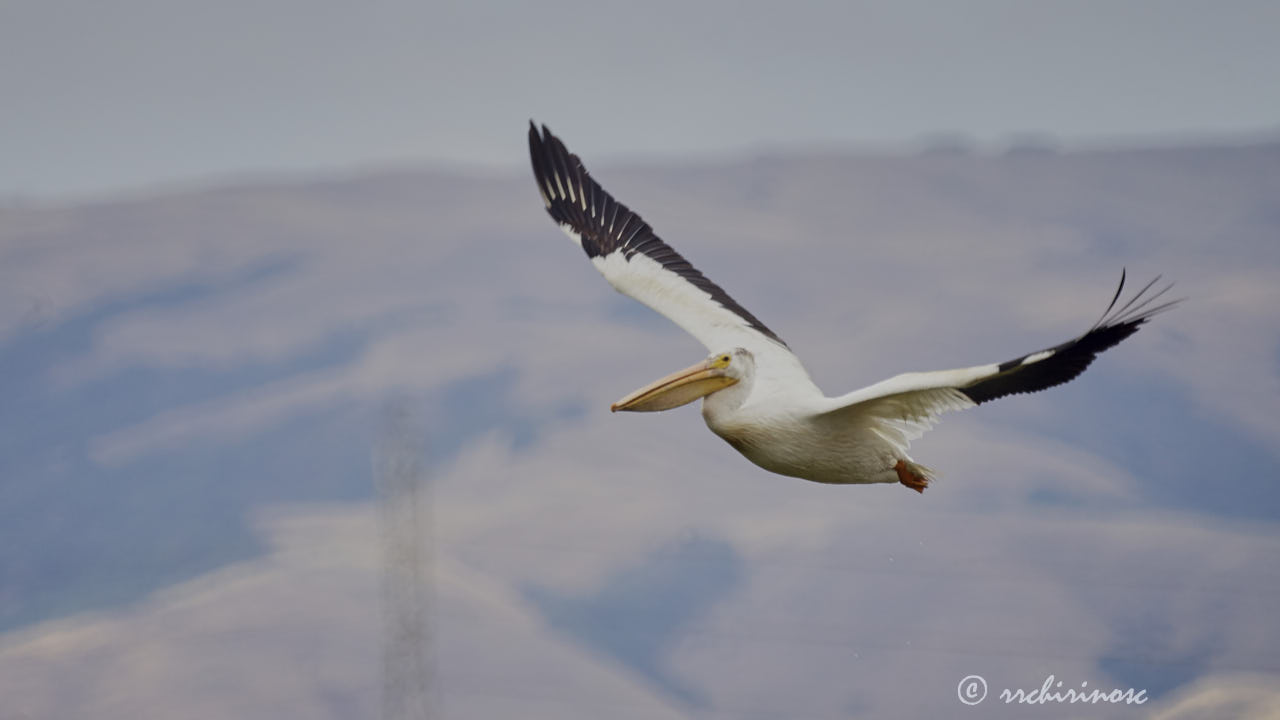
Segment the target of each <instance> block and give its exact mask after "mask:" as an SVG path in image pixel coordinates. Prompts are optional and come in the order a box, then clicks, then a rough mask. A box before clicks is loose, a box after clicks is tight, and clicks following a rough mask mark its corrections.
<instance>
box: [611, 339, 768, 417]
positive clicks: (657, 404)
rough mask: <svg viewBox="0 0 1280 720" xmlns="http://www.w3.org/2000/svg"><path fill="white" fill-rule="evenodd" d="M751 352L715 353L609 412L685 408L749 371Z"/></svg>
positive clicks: (650, 384) (615, 406)
mask: <svg viewBox="0 0 1280 720" xmlns="http://www.w3.org/2000/svg"><path fill="white" fill-rule="evenodd" d="M751 360H752V358H751V353H750V352H748V351H746V350H744V349H742V348H734V349H733V350H726V351H725V352H720V353H715V354H713V355H710V356H708V357H707V359H705V360H703V361H701V362H699V363H696V364H694V365H691V366H689V367H687V368H685V369H683V370H679V371H676V372H673V373H671V374H670V375H668V376H666V377H664V378H661V379H659V380H655V381H653V382H651V383H649V384H648V385H645V386H644V387H642V388H640V389H639V390H636V391H635V392H633V393H631V394H629V395H627V396H626V397H624V398H622V399H621V400H619V401H618V402H616V403H614V404H613V405H611V406H609V409H610V410H612V411H613V412H618V411H619V410H628V411H631V412H656V411H658V410H670V409H671V408H677V407H680V406H681V405H687V404H689V403H691V402H693V401H694V400H697V399H698V398H700V397H705V396H707V395H710V394H711V393H714V392H717V391H719V390H723V389H725V388H727V387H729V386H731V385H734V384H737V383H738V382H739V381H741V380H743V379H744V378H746V377H747V376H748V374H749V373H750V372H751V368H752V362H751Z"/></svg>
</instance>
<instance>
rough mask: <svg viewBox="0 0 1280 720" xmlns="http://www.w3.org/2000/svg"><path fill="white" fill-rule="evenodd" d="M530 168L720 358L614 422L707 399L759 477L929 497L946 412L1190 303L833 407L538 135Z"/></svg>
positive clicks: (612, 261) (1144, 309) (630, 279)
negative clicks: (873, 486)
mask: <svg viewBox="0 0 1280 720" xmlns="http://www.w3.org/2000/svg"><path fill="white" fill-rule="evenodd" d="M529 158H530V160H531V161H532V163H533V174H534V177H535V179H536V180H537V183H538V190H539V191H540V192H541V193H542V201H543V203H545V204H546V207H547V213H548V214H550V215H551V218H552V219H553V220H555V221H556V223H557V224H558V225H559V226H560V227H561V229H563V230H564V231H565V232H566V233H567V234H568V235H569V237H570V238H572V239H573V241H574V242H575V243H577V244H578V246H579V247H581V248H582V249H583V250H584V251H586V253H587V257H588V258H590V260H591V264H593V265H595V266H596V269H597V270H599V271H600V272H601V274H603V275H604V277H605V279H606V280H608V281H609V284H610V285H613V287H614V288H615V289H616V290H618V292H621V293H623V294H624V295H628V296H630V297H632V298H634V299H636V300H639V301H640V302H642V303H644V304H645V305H648V306H649V307H650V308H653V309H654V310H656V311H657V312H659V313H661V314H663V315H665V316H667V318H669V319H670V320H672V321H673V322H674V323H675V324H677V325H679V326H680V327H681V328H683V329H684V330H685V331H686V332H688V333H689V334H690V335H692V336H694V337H695V338H696V339H697V340H698V341H699V342H701V343H702V344H703V345H705V346H706V347H707V349H708V350H710V351H711V354H710V355H709V356H708V357H707V358H706V359H705V360H702V361H701V362H698V363H696V364H694V365H693V366H691V367H688V368H685V369H684V370H680V371H678V372H675V373H672V374H670V375H668V376H666V377H664V378H662V379H660V380H657V381H654V382H653V383H650V384H649V385H646V386H645V387H643V388H640V389H639V390H636V391H635V392H633V393H631V394H629V395H627V396H626V397H624V398H622V399H621V400H619V401H618V402H616V403H614V404H613V406H612V407H611V408H610V409H611V410H613V411H614V412H616V411H618V410H628V411H638V412H652V411H657V410H669V409H671V408H675V407H679V406H681V405H685V404H687V403H690V402H693V401H694V400H697V399H698V398H702V417H703V419H704V420H705V421H706V423H707V427H709V428H711V431H712V432H714V433H715V434H716V435H719V436H720V437H722V438H724V439H725V440H726V441H727V442H728V443H729V444H730V445H732V446H733V447H734V448H735V449H736V450H737V451H738V452H740V453H742V454H743V455H745V456H746V457H747V459H748V460H750V461H751V462H753V463H755V464H756V465H759V466H760V467H762V468H764V469H766V470H769V471H772V472H775V473H779V474H782V475H790V476H793V477H798V478H804V479H805V480H812V481H815V482H820V483H893V482H898V483H902V484H903V485H905V486H907V487H908V488H911V489H912V490H915V491H917V492H921V493H922V492H924V490H925V488H926V487H928V486H929V483H930V482H931V481H932V480H933V479H934V477H935V473H934V472H933V471H932V470H930V469H929V468H927V467H925V466H923V465H920V464H918V463H916V462H915V461H913V460H912V459H911V457H910V456H909V455H907V447H908V446H909V445H910V443H911V441H912V440H914V439H916V438H918V437H920V436H921V435H922V434H924V432H925V431H926V430H928V429H929V428H930V427H932V426H933V423H934V422H935V420H936V418H937V416H938V415H939V414H941V413H943V412H945V411H947V410H962V409H964V408H970V407H974V406H976V405H978V404H981V403H984V402H987V401H988V400H994V399H996V398H1000V397H1004V396H1005V395H1012V394H1015V393H1029V392H1036V391H1038V390H1044V389H1045V388H1049V387H1053V386H1054V385H1061V384H1062V383H1065V382H1067V381H1069V380H1072V379H1073V378H1075V377H1076V376H1077V375H1079V374H1080V373H1082V372H1084V369H1085V368H1086V367H1088V366H1089V363H1091V362H1093V359H1094V358H1095V357H1096V356H1097V355H1098V353H1100V352H1102V351H1104V350H1107V349H1108V348H1111V347H1113V346H1115V345H1116V344H1118V343H1119V342H1120V341H1121V340H1124V339H1125V338H1127V337H1129V336H1130V335H1132V334H1133V333H1135V332H1137V330H1138V328H1139V327H1141V326H1142V325H1143V323H1145V322H1147V320H1149V319H1150V318H1151V316H1152V315H1155V314H1156V313H1158V312H1161V311H1163V310H1166V309H1168V308H1170V307H1172V306H1173V305H1174V304H1175V303H1176V302H1177V301H1173V302H1165V303H1162V304H1156V303H1155V301H1156V300H1157V299H1158V298H1160V297H1161V296H1162V295H1164V294H1165V292H1167V291H1168V290H1169V288H1170V287H1171V285H1168V286H1165V287H1163V288H1162V289H1160V290H1158V291H1156V292H1154V293H1151V294H1148V291H1149V290H1151V288H1152V287H1153V286H1154V285H1155V284H1156V282H1158V281H1159V279H1160V278H1159V276H1157V277H1156V279H1155V280H1152V281H1151V282H1149V283H1147V284H1146V285H1145V286H1144V287H1143V288H1142V289H1141V290H1139V291H1138V292H1137V293H1135V294H1134V296H1133V297H1132V298H1130V299H1129V300H1128V301H1127V302H1125V303H1124V304H1122V305H1120V307H1118V308H1117V307H1116V303H1117V302H1118V301H1119V299H1120V294H1121V291H1122V290H1123V289H1124V273H1123V272H1121V274H1120V286H1119V287H1117V288H1116V292H1115V295H1114V296H1113V297H1112V298H1111V304H1110V305H1108V306H1107V309H1106V311H1105V312H1103V314H1102V317H1101V318H1099V320H1098V322H1096V323H1094V325H1093V327H1091V328H1089V330H1088V331H1087V332H1085V333H1084V334H1083V335H1081V336H1079V337H1077V338H1075V339H1074V340H1068V341H1067V342H1064V343H1062V344H1061V345H1057V346H1055V347H1051V348H1048V349H1046V350H1041V351H1039V352H1033V353H1030V354H1027V355H1023V356H1022V357H1018V358H1014V359H1013V360H1009V361H1007V362H1002V363H994V364H991V365H979V366H976V367H969V368H960V369H958V370H939V371H935V372H910V373H904V374H901V375H896V376H894V377H891V378H889V379H888V380H884V381H882V382H878V383H876V384H874V385H870V386H868V387H865V388H862V389H861V390H854V391H853V392H851V393H847V394H845V395H841V396H839V397H833V398H829V397H826V396H825V395H823V393H822V391H821V390H819V389H818V387H817V386H816V385H815V384H814V383H813V381H812V380H810V379H809V374H808V372H806V371H805V369H804V366H802V365H801V364H800V360H799V358H797V357H796V356H795V355H794V354H793V353H792V352H791V350H790V349H789V348H788V347H787V344H786V343H784V342H783V341H782V339H781V338H779V337H778V336H777V335H776V334H774V332H773V331H772V330H770V329H769V328H767V327H765V325H764V323H762V322H760V321H759V320H758V319H756V317H755V316H754V315H752V314H751V313H750V312H747V310H746V309H745V308H743V307H742V306H741V305H739V304H738V303H737V302H734V300H733V298H731V297H729V295H728V294H727V293H725V291H724V290H722V289H720V286H719V285H716V284H715V283H713V282H711V281H710V280H709V279H707V277H706V276H704V275H703V274H702V273H700V272H698V271H697V270H696V269H695V268H694V267H693V266H692V265H690V264H689V262H688V261H687V260H685V259H684V258H683V257H682V256H681V255H680V254H679V253H677V252H676V251H675V250H674V249H673V248H672V247H671V246H670V245H667V244H666V243H665V242H663V241H662V240H661V239H659V238H658V236H657V235H655V234H654V232H653V229H652V228H650V227H649V225H648V224H647V223H645V222H644V221H643V220H641V219H640V216H639V215H637V214H636V213H634V212H632V211H631V210H629V209H628V208H627V207H626V206H625V205H623V204H622V203H620V202H618V201H617V200H614V199H613V197H612V196H611V195H609V193H607V192H605V190H604V188H602V187H601V186H600V184H599V183H597V182H596V181H595V179H593V178H592V177H591V175H590V174H589V173H588V172H587V169H586V168H585V167H583V165H582V161H581V160H579V159H578V156H577V155H574V154H573V153H571V152H569V150H568V149H567V148H566V147H565V146H564V143H563V142H561V141H560V139H559V138H557V137H556V136H555V135H552V134H551V131H550V130H548V129H547V127H546V126H545V125H543V126H542V131H541V133H539V132H538V129H537V127H535V126H534V124H533V123H532V122H530V123H529Z"/></svg>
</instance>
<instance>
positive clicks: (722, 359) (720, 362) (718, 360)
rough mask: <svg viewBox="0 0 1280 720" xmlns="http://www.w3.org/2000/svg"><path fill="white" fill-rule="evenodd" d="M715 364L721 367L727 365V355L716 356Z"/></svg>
mask: <svg viewBox="0 0 1280 720" xmlns="http://www.w3.org/2000/svg"><path fill="white" fill-rule="evenodd" d="M716 364H717V365H719V366H721V367H725V366H727V365H728V364H729V356H728V355H721V356H720V357H718V358H716Z"/></svg>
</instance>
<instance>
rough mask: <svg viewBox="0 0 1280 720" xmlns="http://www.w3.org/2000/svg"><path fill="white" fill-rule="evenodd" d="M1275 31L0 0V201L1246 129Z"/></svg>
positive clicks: (877, 7) (730, 5)
mask: <svg viewBox="0 0 1280 720" xmlns="http://www.w3.org/2000/svg"><path fill="white" fill-rule="evenodd" d="M962 6H963V7H962ZM1277 27H1280V5H1277V4H1275V3H1270V2H1265V1H1263V2H1169V1H1163V0H1162V1H1159V2H1154V1H1153V2H1128V3H1116V2H1079V1H1075V0H1073V1H1070V2H1035V3H1025V2H1002V1H1000V0H980V1H977V2H966V3H963V4H961V3H942V2H900V1H894V2H839V3H817V2H808V3H787V4H785V5H784V4H781V3H773V2H760V1H758V0H751V1H748V2H724V1H717V2H700V3H683V2H671V1H669V0H661V1H659V2H648V3H644V4H643V5H641V4H637V3H632V2H625V3H624V2H591V3H575V2H569V1H567V0H548V1H547V2H539V3H523V2H510V1H507V2H491V3H439V2H425V3H424V2H377V3H360V4H354V3H347V2H335V1H334V0H307V1H303V0H272V1H271V2H266V3H260V2H245V1H244V0H228V1H227V2H219V3H210V2H192V1H190V0H164V1H158V0H118V1H117V2H113V3H95V2H86V1H84V0H79V1H77V0H65V1H61V2H49V1H48V0H4V1H3V2H0V157H3V158H4V162H3V163H2V164H0V196H4V195H18V196H37V197H47V198H70V197H74V196H78V195H83V194H86V193H90V194H95V193H101V192H111V191H118V190H127V189H130V188H136V187H138V186H148V185H154V184H158V183H164V182H169V181H174V180H186V181H189V180H200V179H204V178H208V177H210V176H213V177H218V176H225V175H228V174H238V173H247V172H260V171H268V172H278V171H309V170H315V169H334V168H343V167H349V166H353V165H370V164H378V165H382V164H405V163H422V162H426V161H443V162H447V163H450V164H475V163H481V164H485V165H495V166H503V167H515V166H518V165H521V164H522V163H523V148H522V143H523V141H524V135H523V127H522V126H523V123H524V122H525V121H526V119H528V118H529V117H531V116H532V117H535V118H537V119H538V120H539V121H542V122H546V123H548V124H549V125H551V126H552V127H554V128H556V129H558V130H560V131H561V132H564V133H566V134H570V135H571V137H572V138H573V139H574V143H575V148H577V149H578V152H580V153H586V154H589V155H590V156H591V157H595V158H600V157H601V156H605V157H610V156H612V157H636V156H641V155H644V156H650V155H652V154H656V153H660V154H663V155H666V156H682V155H686V154H707V153H724V152H733V151H742V150H749V149H758V148H762V147H780V146H790V145H797V146H813V145H832V144H850V145H851V144H857V145H869V144H875V145H880V144H886V143H888V144H894V145H910V144H911V143H917V142H920V140H921V138H927V137H929V136H930V135H935V134H938V133H961V134H964V135H968V136H972V137H975V138H977V139H978V140H980V141H982V142H989V143H1000V142H1004V141H1007V140H1008V138H1010V137H1011V136H1016V135H1020V134H1025V133H1032V134H1039V133H1044V134H1050V135H1052V136H1055V137H1057V138H1059V139H1061V140H1065V141H1068V142H1080V141H1093V140H1097V139H1106V138H1117V137H1123V138H1132V137H1134V136H1141V137H1143V138H1153V137H1154V138H1163V139H1168V138H1171V137H1178V136H1183V135H1187V134H1219V133H1221V134H1231V133H1240V132H1245V133H1258V132H1267V131H1274V130H1275V129H1276V128H1277V127H1280V94H1277V93H1275V92H1273V91H1271V90H1270V88H1271V87H1272V86H1273V85H1274V79H1275V75H1276V71H1277V68H1280V45H1277V44H1276V43H1275V42H1274V40H1275V28H1277ZM597 162H599V160H597Z"/></svg>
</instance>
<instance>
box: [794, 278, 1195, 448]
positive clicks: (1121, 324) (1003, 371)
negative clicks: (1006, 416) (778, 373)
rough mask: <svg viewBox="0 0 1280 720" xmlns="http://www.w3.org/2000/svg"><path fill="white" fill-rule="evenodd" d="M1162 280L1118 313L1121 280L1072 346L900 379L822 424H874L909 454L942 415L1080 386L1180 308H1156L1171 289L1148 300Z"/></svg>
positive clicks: (832, 410) (848, 402)
mask: <svg viewBox="0 0 1280 720" xmlns="http://www.w3.org/2000/svg"><path fill="white" fill-rule="evenodd" d="M1159 280H1160V278H1159V277H1156V279H1155V280H1152V281H1151V282H1149V283H1147V284H1146V285H1145V286H1144V287H1143V288H1142V289H1141V290H1139V291H1138V292H1137V293H1135V294H1134V296H1133V297H1132V298H1131V299H1130V300H1129V301H1128V302H1126V303H1125V304H1124V305H1123V306H1121V307H1120V308H1118V309H1117V308H1116V303H1117V301H1118V300H1119V299H1120V294H1121V291H1122V290H1123V289H1124V282H1125V276H1124V273H1121V275H1120V285H1119V287H1117V288H1116V293H1115V295H1114V296H1113V297H1112V299H1111V304H1110V305H1108V306H1107V310H1106V311H1105V312H1103V314H1102V317H1101V318H1099V319H1098V322H1096V323H1094V325H1093V327H1091V328H1089V331H1088V332H1086V333H1084V334H1083V335H1081V336H1079V337H1077V338H1075V339H1074V340H1068V341H1067V342H1064V343H1062V344H1061V345H1056V346H1054V347H1051V348H1048V349H1045V350H1041V351H1039V352H1033V353H1029V354H1027V355H1023V356H1021V357H1017V358H1014V359H1012V360H1009V361H1006V362H1002V363H993V364H991V365H979V366H976V367H969V368H960V369H957V370H938V371H935V372H915V373H904V374H902V375H895V376H894V377H891V378H889V379H888V380H884V381H881V382H878V383H876V384H875V385H870V386H868V387H865V388H862V389H861V390H855V391H853V392H851V393H849V394H847V395H842V396H840V397H837V398H831V399H830V400H828V401H827V402H828V403H829V408H828V409H827V410H826V411H824V412H822V413H820V414H819V415H818V417H819V418H822V419H824V420H827V421H838V422H845V423H862V424H869V425H871V426H872V427H875V428H876V430H877V432H879V433H880V434H881V435H882V436H884V437H885V438H886V439H888V440H890V441H891V442H893V443H894V444H895V445H897V446H898V447H899V448H900V449H901V450H903V451H905V450H906V446H907V444H908V443H909V442H910V441H911V440H914V439H915V438H917V437H919V436H920V435H921V434H923V433H924V431H926V430H928V429H929V428H930V427H932V425H933V423H934V422H935V421H936V419H937V416H938V415H940V414H941V413H943V412H946V411H948V410H962V409H964V408H970V407H974V406H975V405H979V404H981V403H984V402H987V401H989V400H995V399H996V398H1001V397H1004V396H1006V395H1014V394H1018V393H1032V392H1038V391H1040V390H1045V389H1047V388H1051V387H1053V386H1055V385H1061V384H1063V383H1065V382H1069V381H1071V380H1073V379H1075V378H1076V377H1077V376H1078V375H1080V373H1082V372H1084V370H1085V368H1087V367H1089V364H1090V363H1092V362H1093V360H1094V358H1096V357H1097V356H1098V354H1099V353H1101V352H1103V351H1105V350H1108V349H1110V348H1112V347H1115V346H1116V345H1118V344H1119V343H1120V342H1121V341H1122V340H1124V339H1125V338H1127V337H1129V336H1130V335H1132V334H1134V333H1135V332H1137V331H1138V328H1139V327H1141V326H1142V325H1143V324H1144V323H1146V322H1147V321H1148V320H1149V319H1151V317H1152V316H1153V315H1155V314H1156V313H1159V312H1162V311H1164V310H1167V309H1169V308H1170V307H1172V306H1173V305H1175V304H1176V303H1177V302H1179V301H1177V300H1175V301H1172V302H1165V303H1160V304H1156V301H1157V300H1158V299H1159V298H1160V297H1161V296H1163V295H1164V294H1165V293H1166V292H1168V290H1169V288H1170V287H1172V285H1166V286H1165V287H1163V288H1161V289H1160V290H1158V291H1157V292H1154V293H1149V292H1148V291H1150V290H1151V288H1152V287H1153V286H1154V285H1155V284H1156V283H1157V282H1158V281H1159Z"/></svg>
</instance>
